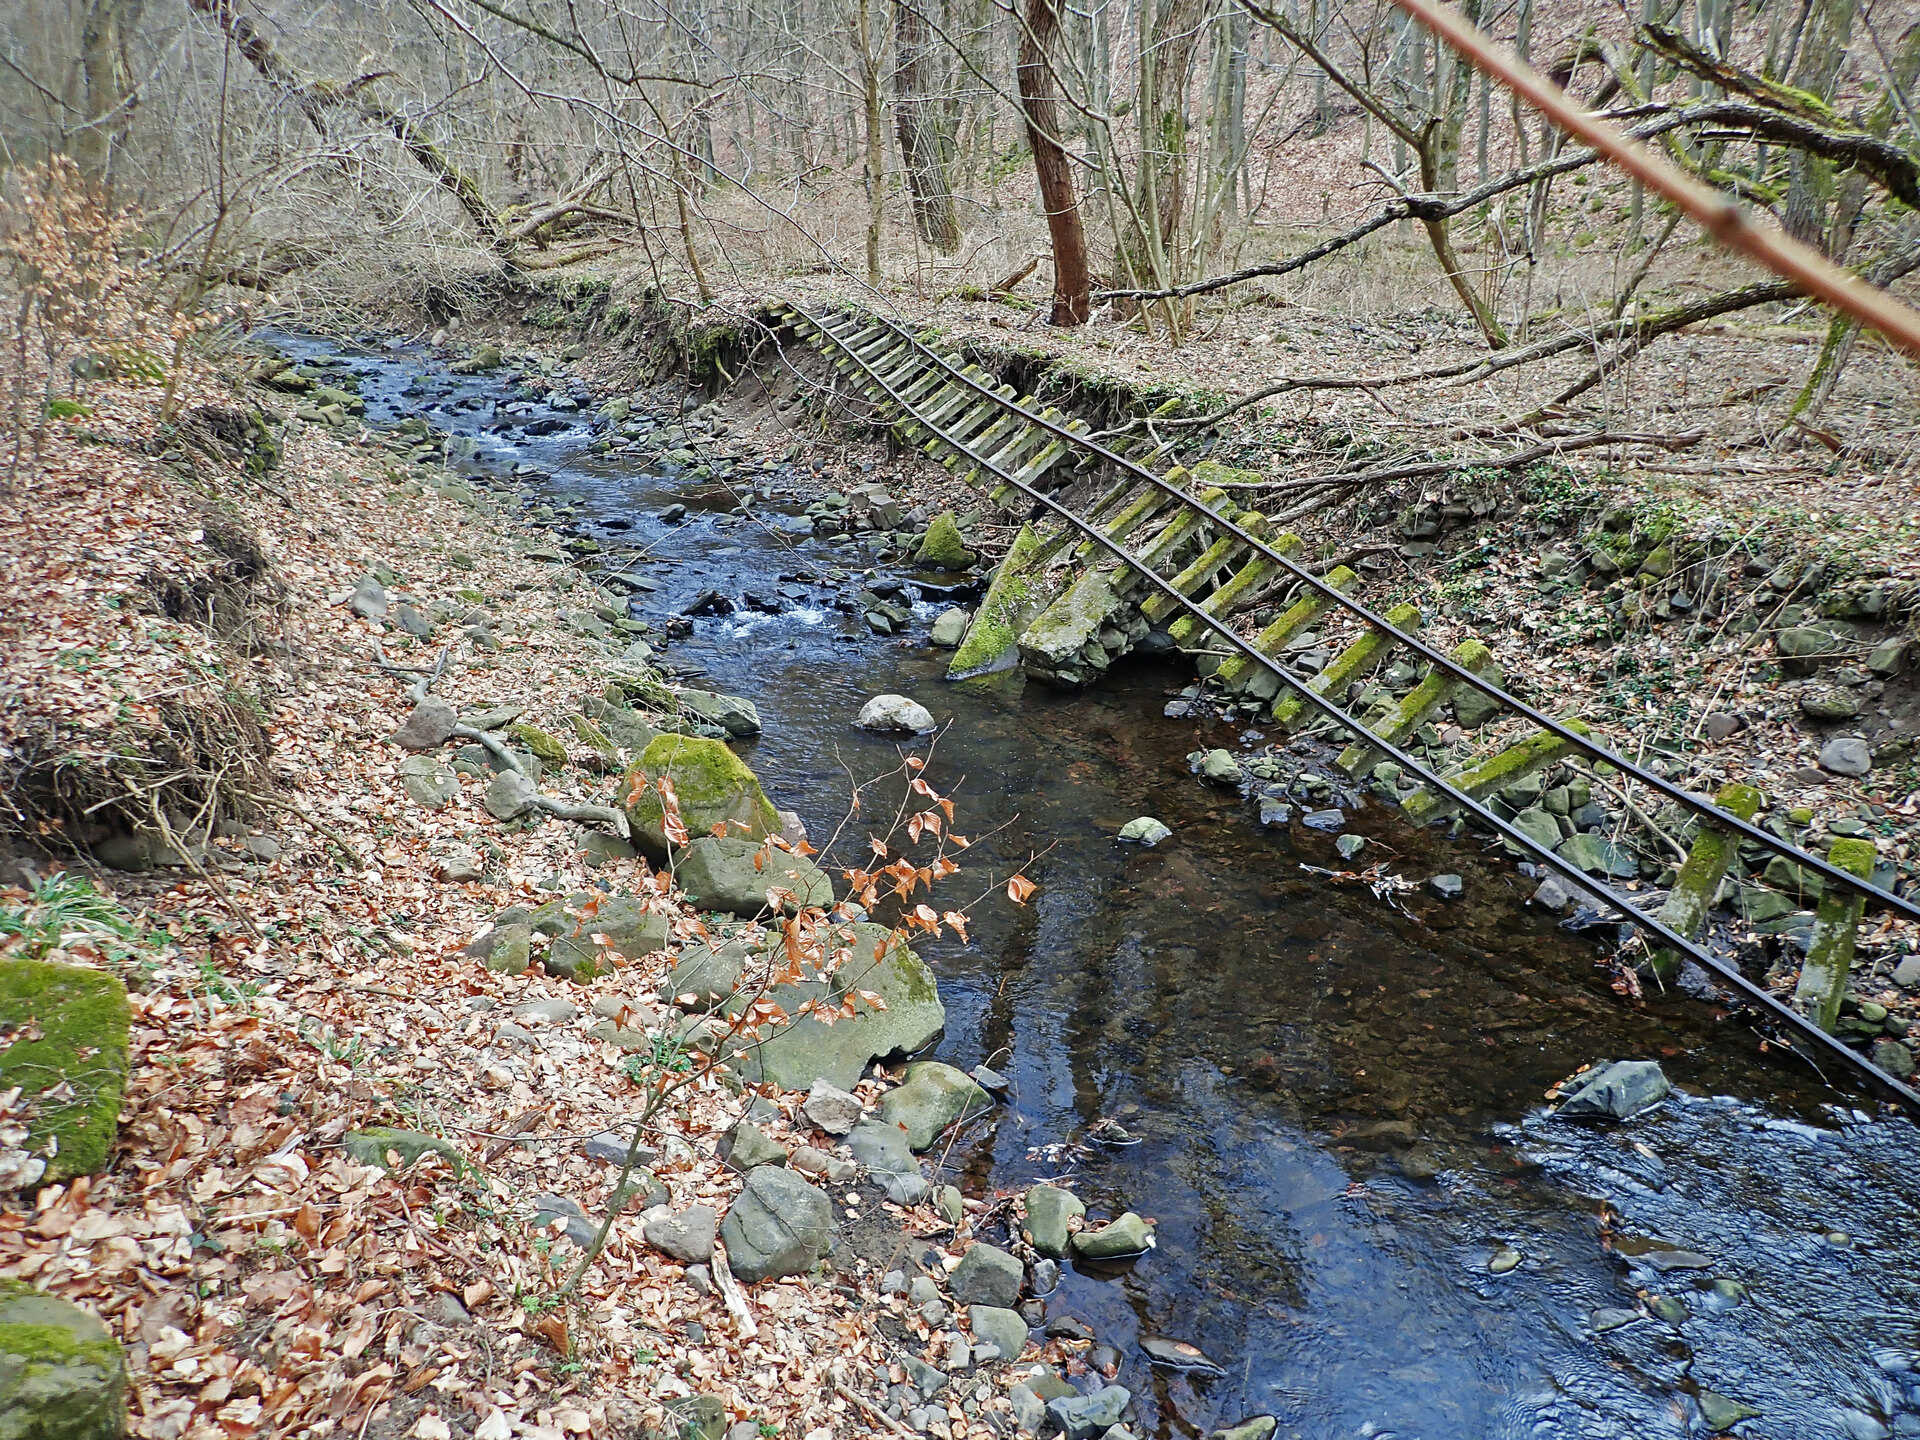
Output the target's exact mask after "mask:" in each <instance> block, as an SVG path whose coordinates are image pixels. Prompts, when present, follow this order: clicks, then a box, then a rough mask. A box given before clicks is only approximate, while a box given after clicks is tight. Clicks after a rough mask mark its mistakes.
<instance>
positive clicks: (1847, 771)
mask: <svg viewBox="0 0 1920 1440" xmlns="http://www.w3.org/2000/svg"><path fill="white" fill-rule="evenodd" d="M1820 768H1821V769H1822V770H1831V771H1832V772H1833V773H1834V774H1835V775H1852V776H1858V775H1864V774H1866V773H1867V772H1868V771H1869V770H1871V769H1873V751H1871V750H1869V749H1868V748H1867V742H1866V741H1864V740H1862V739H1860V738H1859V737H1858V736H1857V735H1836V736H1835V737H1834V738H1833V739H1831V740H1829V741H1828V742H1827V743H1826V744H1825V745H1823V746H1822V747H1821V749H1820Z"/></svg>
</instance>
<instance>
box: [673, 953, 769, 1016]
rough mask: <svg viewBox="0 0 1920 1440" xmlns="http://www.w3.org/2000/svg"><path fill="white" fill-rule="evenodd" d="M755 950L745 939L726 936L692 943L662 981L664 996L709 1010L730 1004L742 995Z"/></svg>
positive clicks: (676, 1002)
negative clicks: (716, 941) (671, 971)
mask: <svg viewBox="0 0 1920 1440" xmlns="http://www.w3.org/2000/svg"><path fill="white" fill-rule="evenodd" d="M752 954H753V951H752V949H751V947H750V946H748V944H747V942H746V941H745V940H741V939H733V940H723V941H721V942H720V943H719V944H718V945H715V944H712V943H711V942H706V943H701V944H697V945H689V946H687V947H686V949H684V950H682V951H681V952H680V958H679V959H678V960H677V961H675V962H674V966H673V973H672V974H670V975H668V976H667V978H666V979H665V980H664V981H662V982H661V984H660V998H661V999H662V1000H666V1001H669V1002H671V1003H675V1004H688V1005H692V1006H695V1007H696V1008H698V1009H702V1010H707V1009H711V1008H712V1007H714V1006H716V1005H720V1006H728V1005H731V1004H732V1003H734V1002H735V1001H736V1000H737V999H739V998H740V984H741V981H742V979H743V978H744V977H745V975H746V969H747V961H748V960H749V959H750V958H752Z"/></svg>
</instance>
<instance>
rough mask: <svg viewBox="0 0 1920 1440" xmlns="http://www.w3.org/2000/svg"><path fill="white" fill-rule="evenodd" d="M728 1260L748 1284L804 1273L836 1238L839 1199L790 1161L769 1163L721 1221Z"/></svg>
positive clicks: (749, 1178) (753, 1176)
mask: <svg viewBox="0 0 1920 1440" xmlns="http://www.w3.org/2000/svg"><path fill="white" fill-rule="evenodd" d="M720 1238H721V1239H722V1240H723V1241H724V1242H726V1247H727V1263H728V1265H729V1266H730V1267H731V1268H732V1270H733V1273H734V1274H735V1275H737V1276H738V1277H739V1278H740V1279H741V1280H743V1281H745V1282H746V1283H748V1284H753V1283H754V1282H755V1281H758V1280H766V1279H770V1278H778V1277H779V1276H782V1275H804V1274H805V1273H806V1272H807V1271H809V1270H811V1269H812V1268H813V1267H814V1265H815V1264H816V1263H818V1261H819V1259H820V1257H821V1256H822V1255H825V1254H826V1253H827V1250H828V1248H829V1247H830V1246H831V1245H832V1244H833V1205H832V1202H830V1201H829V1200H828V1199H827V1197H826V1196H825V1195H824V1194H823V1193H822V1192H820V1191H819V1190H816V1189H815V1188H814V1187H813V1186H811V1185H809V1184H808V1183H807V1182H806V1181H804V1180H802V1179H801V1178H800V1177H799V1176H798V1175H796V1174H794V1173H793V1171H791V1170H789V1169H786V1168H785V1167H784V1166H778V1165H763V1166H761V1167H760V1168H759V1169H758V1170H753V1171H750V1172H749V1173H748V1175H747V1183H746V1187H745V1188H744V1189H743V1190H741V1192H740V1195H739V1198H738V1199H736V1200H735V1201H734V1202H733V1205H732V1207H731V1208H730V1209H728V1211H727V1218H726V1219H725V1220H724V1221H722V1222H721V1224H720Z"/></svg>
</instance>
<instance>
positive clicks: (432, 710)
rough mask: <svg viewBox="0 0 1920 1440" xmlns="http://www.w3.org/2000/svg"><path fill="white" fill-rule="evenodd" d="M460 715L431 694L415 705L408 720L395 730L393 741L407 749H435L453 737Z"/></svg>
mask: <svg viewBox="0 0 1920 1440" xmlns="http://www.w3.org/2000/svg"><path fill="white" fill-rule="evenodd" d="M459 723H460V717H459V715H458V714H456V713H455V712H454V708H453V706H451V705H449V704H448V703H447V702H446V701H444V700H442V699H441V698H440V697H439V696H438V695H429V696H428V697H427V698H426V699H424V700H422V701H421V702H420V703H419V704H418V705H416V706H414V707H413V713H412V714H411V715H409V716H407V718H406V722H405V723H404V724H402V725H401V727H400V728H399V729H398V730H396V731H394V732H393V735H392V740H393V743H394V744H396V745H398V746H401V747H402V748H403V749H407V750H434V749H437V748H439V747H440V746H442V745H444V744H446V743H447V741H449V740H451V739H452V738H453V727H454V726H455V725H458V724H459Z"/></svg>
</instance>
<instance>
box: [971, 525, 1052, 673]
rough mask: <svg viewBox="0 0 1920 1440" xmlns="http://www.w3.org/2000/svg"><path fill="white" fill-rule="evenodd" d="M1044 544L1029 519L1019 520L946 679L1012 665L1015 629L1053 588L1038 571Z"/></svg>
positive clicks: (1016, 638) (1016, 642)
mask: <svg viewBox="0 0 1920 1440" xmlns="http://www.w3.org/2000/svg"><path fill="white" fill-rule="evenodd" d="M1045 551H1046V546H1045V544H1044V542H1042V541H1041V539H1040V537H1039V536H1038V535H1036V534H1035V533H1034V530H1033V527H1032V526H1031V525H1022V526H1021V527H1020V533H1019V534H1018V535H1016V536H1014V537H1013V544H1012V546H1011V547H1010V548H1009V549H1008V550H1007V556H1006V559H1004V560H1002V561H1001V562H1000V566H999V568H998V569H996V570H995V571H994V572H993V579H992V581H991V582H989V584H988V585H987V596H986V599H984V600H982V601H981V602H980V608H979V609H978V610H977V611H975V612H974V616H973V623H972V624H971V625H969V626H968V627H967V634H966V638H965V639H964V640H962V641H961V642H960V648H959V649H958V650H956V651H955V652H954V656H953V663H952V664H950V665H949V666H948V667H947V678H948V679H949V680H964V679H966V678H967V677H968V676H969V675H983V674H986V673H987V672H989V671H993V670H1003V669H1006V668H1007V667H1008V666H1010V665H1012V664H1013V662H1014V659H1015V657H1016V655H1017V653H1018V650H1019V644H1020V632H1021V631H1022V630H1024V629H1026V628H1027V626H1028V625H1029V624H1031V623H1032V621H1033V618H1034V616H1036V615H1038V614H1039V613H1040V612H1041V611H1042V610H1044V609H1046V608H1047V602H1048V601H1050V600H1051V599H1052V598H1053V591H1052V590H1051V589H1050V588H1049V587H1048V585H1047V584H1046V581H1045V578H1044V576H1043V575H1042V574H1041V573H1040V570H1039V562H1040V560H1041V558H1042V556H1043V555H1044V554H1045Z"/></svg>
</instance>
